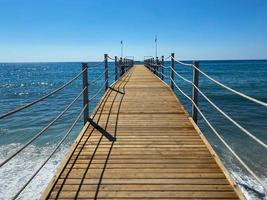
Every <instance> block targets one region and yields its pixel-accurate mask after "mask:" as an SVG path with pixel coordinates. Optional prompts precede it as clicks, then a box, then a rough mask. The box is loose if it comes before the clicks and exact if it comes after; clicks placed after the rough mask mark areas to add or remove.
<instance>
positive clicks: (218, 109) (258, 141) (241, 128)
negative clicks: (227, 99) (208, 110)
mask: <svg viewBox="0 0 267 200" xmlns="http://www.w3.org/2000/svg"><path fill="white" fill-rule="evenodd" d="M170 69H171V70H173V72H174V73H175V74H176V75H177V76H178V77H180V78H181V79H183V80H184V81H186V82H188V83H190V84H191V85H192V86H193V87H194V88H196V89H197V91H198V92H199V93H200V94H201V95H202V96H203V97H204V98H205V99H206V100H207V101H208V102H209V103H210V104H211V105H212V106H213V107H214V108H215V109H216V110H217V111H219V112H220V113H221V114H222V115H223V116H224V117H226V118H227V119H228V120H229V121H230V122H232V123H233V124H234V125H235V126H236V127H238V128H239V129H240V130H241V131H242V132H244V133H245V134H247V135H248V136H249V137H251V138H252V139H253V140H254V141H256V142H257V143H258V144H260V145H261V146H263V147H264V148H265V149H267V145H266V144H265V143H264V142H262V141H261V140H260V139H258V138H257V137H256V136H254V135H253V134H252V133H250V132H249V131H248V130H247V129H245V128H244V127H243V126H241V125H240V124H239V123H238V122H236V121H235V120H233V119H232V118H231V117H230V116H229V115H227V114H226V113H225V112H224V111H222V110H221V109H220V108H219V107H218V106H217V105H216V104H215V103H213V102H212V101H211V100H210V99H209V98H208V97H207V96H206V95H205V94H204V93H203V92H202V91H201V90H200V89H199V87H197V86H196V85H195V84H194V83H193V82H192V81H190V80H188V79H186V78H184V77H183V76H182V75H180V74H179V73H178V72H177V71H175V70H174V69H173V68H172V67H170Z"/></svg>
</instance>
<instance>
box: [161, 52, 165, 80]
mask: <svg viewBox="0 0 267 200" xmlns="http://www.w3.org/2000/svg"><path fill="white" fill-rule="evenodd" d="M161 65H163V66H164V56H161ZM163 74H164V68H163V67H162V66H161V79H162V80H163V81H164V76H163Z"/></svg>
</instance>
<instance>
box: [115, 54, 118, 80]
mask: <svg viewBox="0 0 267 200" xmlns="http://www.w3.org/2000/svg"><path fill="white" fill-rule="evenodd" d="M116 80H118V58H117V56H115V81H116Z"/></svg>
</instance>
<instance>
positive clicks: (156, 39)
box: [155, 35, 158, 57]
mask: <svg viewBox="0 0 267 200" xmlns="http://www.w3.org/2000/svg"><path fill="white" fill-rule="evenodd" d="M155 46H156V49H155V51H156V56H155V57H157V56H158V38H157V35H156V36H155Z"/></svg>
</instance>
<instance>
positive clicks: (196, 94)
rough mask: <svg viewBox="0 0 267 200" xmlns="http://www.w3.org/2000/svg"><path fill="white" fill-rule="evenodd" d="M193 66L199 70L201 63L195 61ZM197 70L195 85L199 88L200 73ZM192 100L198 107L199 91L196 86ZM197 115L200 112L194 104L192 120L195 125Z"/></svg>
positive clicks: (195, 72)
mask: <svg viewBox="0 0 267 200" xmlns="http://www.w3.org/2000/svg"><path fill="white" fill-rule="evenodd" d="M193 64H194V66H195V67H196V68H197V69H198V68H199V62H197V61H194V62H193ZM197 69H195V68H194V69H193V83H194V85H195V86H196V87H198V77H199V73H198V70H197ZM192 100H193V102H194V103H195V104H196V105H198V91H197V89H196V88H195V87H194V86H193V94H192ZM197 113H198V112H197V109H196V106H195V105H194V104H192V118H193V120H194V122H195V123H197Z"/></svg>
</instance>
